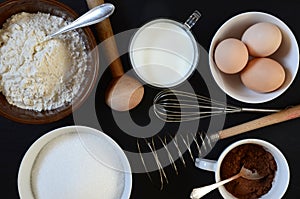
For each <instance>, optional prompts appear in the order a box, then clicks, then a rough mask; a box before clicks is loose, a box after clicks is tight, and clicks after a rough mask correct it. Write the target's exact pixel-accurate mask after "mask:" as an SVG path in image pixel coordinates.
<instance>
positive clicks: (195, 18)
mask: <svg viewBox="0 0 300 199" xmlns="http://www.w3.org/2000/svg"><path fill="white" fill-rule="evenodd" d="M200 17H201V13H200V12H199V11H198V10H195V11H194V12H193V14H192V15H191V16H190V17H189V18H188V19H187V20H186V21H185V23H184V25H185V26H186V27H187V28H188V29H191V28H192V27H193V26H194V25H195V23H196V22H197V21H198V19H199V18H200Z"/></svg>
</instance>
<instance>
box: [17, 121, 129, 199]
mask: <svg viewBox="0 0 300 199" xmlns="http://www.w3.org/2000/svg"><path fill="white" fill-rule="evenodd" d="M76 131H77V132H82V133H84V132H85V133H92V134H94V135H97V136H99V137H102V138H103V139H105V140H106V141H107V142H108V143H109V144H111V145H112V147H113V148H115V149H116V150H117V152H118V156H119V157H120V159H121V161H122V162H121V164H122V167H123V169H124V170H123V172H124V178H125V184H124V188H123V192H122V195H121V198H120V199H127V198H129V197H130V194H131V190H132V170H131V166H130V163H129V160H128V158H127V156H126V154H125V153H124V151H123V149H122V148H121V147H120V145H119V144H118V143H117V142H116V141H115V140H114V139H112V138H111V137H110V136H108V135H107V134H105V133H103V132H102V131H100V130H98V129H95V128H92V127H87V126H81V125H71V126H65V127H59V128H57V129H54V130H51V131H49V132H47V133H46V134H44V135H43V136H41V137H40V138H38V139H37V140H36V141H35V142H34V143H33V144H32V145H31V146H30V147H29V149H28V150H27V151H26V153H25V155H24V156H23V158H22V161H21V163H20V167H19V171H18V179H17V185H18V193H19V196H20V198H25V197H26V198H27V197H31V196H33V193H32V190H31V189H32V187H31V184H30V176H31V170H32V167H33V166H34V162H35V159H36V157H37V156H38V154H39V152H40V151H41V150H42V149H43V147H44V146H46V145H47V144H48V143H49V142H51V140H54V139H55V138H57V137H58V136H61V135H63V134H68V133H74V132H76ZM113 169H114V168H113ZM32 199H33V198H32Z"/></svg>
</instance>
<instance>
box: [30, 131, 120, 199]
mask: <svg viewBox="0 0 300 199" xmlns="http://www.w3.org/2000/svg"><path fill="white" fill-rule="evenodd" d="M94 152H95V153H94ZM117 153H118V152H116V150H115V149H113V147H112V146H111V145H110V144H108V143H107V141H105V140H103V139H101V138H99V137H97V136H95V135H93V134H88V133H81V134H78V133H68V134H63V135H61V136H59V137H57V138H56V139H54V140H52V141H50V142H49V143H48V144H47V145H46V146H45V147H44V148H42V150H41V151H40V153H39V155H38V157H37V158H36V160H35V163H34V166H33V169H32V173H31V183H32V190H33V194H34V197H35V198H36V199H54V198H57V199H59V198H62V199H120V198H121V195H122V192H123V190H124V184H125V174H124V172H122V171H119V170H118V169H115V168H120V164H121V161H120V157H119V156H118V155H117Z"/></svg>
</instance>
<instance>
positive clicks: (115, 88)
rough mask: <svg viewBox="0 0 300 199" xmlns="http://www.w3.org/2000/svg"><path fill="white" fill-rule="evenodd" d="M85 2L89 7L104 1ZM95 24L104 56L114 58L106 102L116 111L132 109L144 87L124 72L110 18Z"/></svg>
mask: <svg viewBox="0 0 300 199" xmlns="http://www.w3.org/2000/svg"><path fill="white" fill-rule="evenodd" d="M86 2H87V4H88V7H89V9H92V8H94V7H96V6H99V5H100V4H103V3H104V1H103V0H86ZM95 26H96V30H97V33H98V37H99V39H100V42H103V41H105V42H103V45H104V49H105V52H106V57H107V58H108V60H114V61H113V62H112V63H111V64H110V66H109V67H110V70H111V74H112V76H113V80H112V81H111V82H110V84H109V86H108V88H107V90H106V93H105V101H106V104H107V105H108V106H110V107H111V108H112V109H114V110H117V111H128V110H130V109H133V108H135V107H136V106H137V105H138V104H139V103H140V102H141V100H142V98H143V95H144V87H143V85H142V84H141V83H140V82H139V81H137V80H136V79H134V78H132V77H130V76H128V75H126V74H124V69H123V67H122V63H121V60H120V58H119V53H118V49H117V45H116V42H115V39H114V37H113V35H114V34H113V31H112V27H111V23H110V20H109V19H108V18H107V19H105V20H104V21H102V22H100V23H98V24H96V25H95Z"/></svg>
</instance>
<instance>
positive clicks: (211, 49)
mask: <svg viewBox="0 0 300 199" xmlns="http://www.w3.org/2000/svg"><path fill="white" fill-rule="evenodd" d="M246 15H261V16H266V17H268V18H270V19H273V20H275V21H278V22H279V23H281V24H282V25H283V26H284V27H285V28H286V30H287V31H288V33H289V34H288V36H289V37H290V39H291V40H292V41H293V42H294V45H295V46H296V50H297V52H296V53H295V55H296V56H297V57H296V60H297V61H296V62H295V63H296V64H297V65H296V66H295V72H294V73H293V74H292V75H291V80H290V82H289V83H288V84H287V85H286V86H285V88H282V89H281V90H280V91H279V90H277V91H273V92H277V94H274V93H273V92H270V93H258V94H259V95H266V94H267V95H270V97H268V98H265V99H258V98H255V99H254V100H253V99H241V98H239V96H237V95H236V94H234V93H232V92H230V91H228V90H227V88H226V86H224V85H223V83H222V81H217V79H219V78H218V74H217V73H215V72H213V70H219V69H218V68H217V67H216V66H215V61H214V58H213V53H214V50H215V47H216V45H217V42H216V41H217V39H218V37H219V34H220V32H221V31H222V30H223V29H224V28H225V27H226V26H227V25H228V24H230V23H231V22H232V21H233V20H237V18H240V17H244V16H246ZM209 67H210V72H211V74H212V76H213V79H214V80H215V82H216V83H217V85H218V86H219V88H220V89H221V90H222V91H223V92H225V93H226V94H227V95H228V96H230V97H232V98H233V99H236V100H238V101H240V102H245V103H251V104H258V103H264V102H269V101H271V100H273V99H275V98H277V97H279V96H281V95H282V94H283V93H285V91H286V90H287V89H288V88H289V87H290V86H291V84H292V83H293V82H294V80H295V78H296V76H297V73H298V69H299V46H298V42H297V39H296V37H295V35H294V33H293V31H292V30H291V29H290V28H289V26H288V25H287V24H286V23H285V22H283V21H282V20H281V19H279V18H278V17H276V16H274V15H272V14H269V13H266V12H260V11H249V12H244V13H240V14H237V15H235V16H233V17H231V18H229V19H228V20H226V21H225V22H224V23H223V24H222V25H221V26H220V27H219V28H218V30H217V32H215V34H214V36H213V38H212V40H211V44H210V47H209ZM283 67H284V66H283ZM284 68H285V67H284ZM220 72H221V71H220ZM225 75H226V74H225ZM285 82H286V80H285ZM283 84H284V83H283ZM245 89H246V90H249V91H250V92H255V91H252V90H250V89H248V88H246V87H245ZM279 89H280V88H279ZM255 93H256V92H255ZM272 93H273V95H271V94H272ZM244 98H246V97H244Z"/></svg>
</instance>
